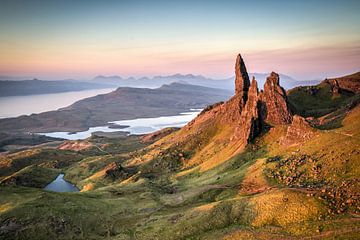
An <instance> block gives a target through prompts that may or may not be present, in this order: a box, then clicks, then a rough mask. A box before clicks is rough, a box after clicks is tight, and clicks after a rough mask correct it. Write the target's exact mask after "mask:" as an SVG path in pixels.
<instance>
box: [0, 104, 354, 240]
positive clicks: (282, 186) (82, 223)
mask: <svg viewBox="0 0 360 240" xmlns="http://www.w3.org/2000/svg"><path fill="white" fill-rule="evenodd" d="M359 119H360V108H359V107H357V108H355V109H353V110H351V112H350V114H347V116H346V117H345V118H344V120H343V121H342V125H343V126H342V127H341V128H337V129H334V130H323V131H321V130H319V132H318V134H317V135H316V137H314V138H313V139H311V140H310V141H308V142H306V143H305V144H303V145H292V146H284V145H282V144H281V141H280V140H279V139H281V137H282V136H284V134H285V131H286V127H284V126H278V127H275V128H273V129H272V130H271V131H269V132H268V133H266V134H265V135H263V136H262V137H261V138H259V139H258V140H257V141H256V142H254V143H253V144H250V145H249V146H248V147H247V148H246V149H245V150H244V151H242V152H241V153H238V154H236V155H235V156H233V157H231V158H230V159H228V160H227V161H222V162H220V163H217V164H215V165H211V167H208V168H206V169H204V168H202V166H203V165H202V163H201V162H198V163H197V164H195V165H192V168H191V169H192V170H191V171H186V170H187V169H189V166H188V165H183V164H182V163H183V161H184V160H182V158H184V159H187V158H188V157H189V156H192V155H193V154H194V153H192V152H191V151H190V149H189V150H187V151H184V150H183V151H180V149H176V148H170V149H168V148H164V150H165V149H166V151H161V149H160V148H161V147H163V145H161V143H163V142H166V141H168V140H169V139H171V138H172V135H171V134H170V135H169V136H167V137H165V138H164V139H162V140H160V142H157V143H156V144H154V145H152V146H151V147H150V148H145V149H142V150H141V149H139V148H135V149H138V150H136V151H135V152H132V153H126V151H122V152H119V153H116V152H113V153H112V154H106V153H104V154H102V155H101V156H96V155H93V156H90V155H89V156H88V157H84V158H82V159H81V160H80V161H76V162H74V163H71V165H70V166H69V167H66V168H63V171H64V172H65V176H66V178H67V179H69V180H71V181H72V182H74V183H75V184H77V185H78V186H79V187H85V186H87V187H85V189H83V190H87V191H84V192H81V193H53V192H44V191H42V190H41V189H34V188H22V187H13V186H5V187H4V186H3V187H0V195H1V196H4V197H1V198H0V226H1V228H0V229H1V230H0V236H1V237H2V238H6V239H25V238H26V239H48V238H49V237H51V238H53V239H59V238H63V239H71V238H75V239H102V238H104V239H105V238H108V239H243V238H249V239H269V238H274V239H303V238H304V237H305V236H306V237H313V238H340V239H341V238H344V239H356V238H358V237H359V236H360V219H359V218H358V215H359V207H360V205H359V189H360V188H359V186H358V181H357V179H358V177H359V176H360V167H359V166H360V165H359V164H358V163H359V161H360V153H359V151H358V150H357V149H360V141H359V138H360V132H359V129H360V128H359V127H360V126H359V124H360V122H359ZM102 141H105V139H102ZM339 143H342V144H339ZM113 144H114V145H113V146H114V147H115V146H116V143H113ZM133 144H136V141H134V142H133ZM138 144H140V143H138ZM120 145H121V144H120ZM138 146H139V145H138ZM135 149H132V150H135ZM156 149H158V151H157V152H156V151H155V150H156ZM78 154H79V153H78ZM82 154H85V152H83V153H82ZM149 154H152V156H153V157H152V158H151V157H150V156H149ZM37 156H39V155H37ZM134 159H142V160H141V161H139V162H138V164H135V165H134ZM146 159H147V161H144V160H146ZM113 162H117V163H120V164H121V165H122V168H117V169H116V170H118V171H120V172H121V171H123V172H124V171H125V172H127V173H129V175H128V176H127V177H126V178H123V176H124V175H121V174H119V175H111V176H114V177H113V178H112V177H110V178H109V173H113V172H111V171H110V172H106V171H104V169H109V167H108V166H109V164H111V163H113ZM204 162H205V160H204ZM174 163H175V164H174ZM130 167H131V169H130ZM130 170H132V171H130ZM24 171H26V170H24ZM89 184H90V186H89ZM338 210H340V211H338Z"/></svg>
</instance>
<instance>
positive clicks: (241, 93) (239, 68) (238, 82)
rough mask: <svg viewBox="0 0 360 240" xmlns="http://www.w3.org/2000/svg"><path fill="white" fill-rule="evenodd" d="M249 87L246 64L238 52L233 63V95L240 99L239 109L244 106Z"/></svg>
mask: <svg viewBox="0 0 360 240" xmlns="http://www.w3.org/2000/svg"><path fill="white" fill-rule="evenodd" d="M249 87H250V79H249V75H248V73H247V71H246V66H245V63H244V60H243V58H242V57H241V55H240V54H239V55H238V56H237V58H236V63H235V96H238V97H239V99H240V103H239V104H240V109H242V108H243V107H244V106H245V103H246V100H247V97H248V91H249Z"/></svg>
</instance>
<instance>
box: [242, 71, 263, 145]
mask: <svg viewBox="0 0 360 240" xmlns="http://www.w3.org/2000/svg"><path fill="white" fill-rule="evenodd" d="M240 129H241V130H240V136H241V138H242V139H243V141H244V143H245V144H247V143H249V142H250V141H252V140H253V139H254V138H255V137H256V136H257V135H259V134H260V132H261V120H260V118H259V90H258V86H257V82H256V80H255V78H253V79H252V82H251V85H250V89H249V92H248V99H247V101H246V104H245V107H244V109H243V111H242V113H241V120H240Z"/></svg>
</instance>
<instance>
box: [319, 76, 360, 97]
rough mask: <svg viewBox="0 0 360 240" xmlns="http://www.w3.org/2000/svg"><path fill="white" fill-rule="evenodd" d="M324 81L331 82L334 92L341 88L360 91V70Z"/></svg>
mask: <svg viewBox="0 0 360 240" xmlns="http://www.w3.org/2000/svg"><path fill="white" fill-rule="evenodd" d="M322 83H326V84H329V85H330V87H331V90H332V92H333V93H334V92H335V93H338V92H339V90H340V91H341V90H346V91H349V92H353V93H360V72H357V73H354V74H351V75H347V76H344V77H339V78H333V79H325V80H324V81H323V82H322Z"/></svg>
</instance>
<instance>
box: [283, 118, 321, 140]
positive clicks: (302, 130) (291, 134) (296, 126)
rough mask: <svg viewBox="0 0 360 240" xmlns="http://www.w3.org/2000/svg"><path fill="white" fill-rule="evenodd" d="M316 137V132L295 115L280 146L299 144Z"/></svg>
mask: <svg viewBox="0 0 360 240" xmlns="http://www.w3.org/2000/svg"><path fill="white" fill-rule="evenodd" d="M315 135H316V130H315V129H314V128H312V127H311V126H310V124H309V123H308V122H307V121H306V120H305V119H304V118H303V117H301V116H297V115H295V116H294V118H293V121H292V123H291V125H290V126H288V128H287V131H286V136H285V137H284V138H283V139H282V140H281V144H282V145H292V144H300V143H302V142H305V141H307V140H310V139H311V138H312V137H314V136H315Z"/></svg>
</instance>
